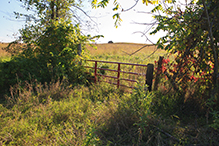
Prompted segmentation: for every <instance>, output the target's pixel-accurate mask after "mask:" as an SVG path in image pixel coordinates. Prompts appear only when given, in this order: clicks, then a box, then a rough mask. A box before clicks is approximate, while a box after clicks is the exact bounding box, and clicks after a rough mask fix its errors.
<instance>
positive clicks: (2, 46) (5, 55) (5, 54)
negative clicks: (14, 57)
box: [0, 43, 10, 58]
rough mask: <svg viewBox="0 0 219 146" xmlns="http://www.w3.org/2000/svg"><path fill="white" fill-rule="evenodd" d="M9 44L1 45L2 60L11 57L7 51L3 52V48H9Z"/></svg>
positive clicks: (0, 56)
mask: <svg viewBox="0 0 219 146" xmlns="http://www.w3.org/2000/svg"><path fill="white" fill-rule="evenodd" d="M7 45H8V44H7V43H0V58H5V57H8V56H10V54H9V53H7V52H6V51H4V50H2V48H4V47H7Z"/></svg>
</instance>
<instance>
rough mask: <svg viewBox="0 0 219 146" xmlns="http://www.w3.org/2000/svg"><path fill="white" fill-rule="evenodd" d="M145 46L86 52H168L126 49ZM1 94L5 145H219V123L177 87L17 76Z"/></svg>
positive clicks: (119, 56)
mask: <svg viewBox="0 0 219 146" xmlns="http://www.w3.org/2000/svg"><path fill="white" fill-rule="evenodd" d="M142 46H143V44H127V43H120V44H98V45H97V49H96V50H95V49H93V48H88V50H89V52H88V54H89V55H90V59H97V60H108V61H121V62H130V63H141V64H147V63H154V60H157V59H158V57H159V56H161V55H165V54H166V52H165V51H162V50H158V51H157V52H156V53H155V54H153V55H152V56H150V57H149V58H147V59H145V58H146V57H147V56H149V55H150V54H151V53H152V52H153V51H154V50H155V48H154V47H149V48H145V49H143V50H142V52H138V53H136V54H135V55H133V56H128V55H125V53H124V51H125V52H126V53H132V52H134V51H136V50H137V49H139V48H141V47H142ZM0 52H1V57H2V58H6V57H9V58H10V55H8V54H7V53H6V52H5V51H3V50H0ZM5 56H6V57H5ZM5 61H6V60H2V62H5ZM90 65H92V64H90ZM102 65H105V64H102ZM109 67H111V66H109ZM135 69H136V68H135ZM0 71H1V69H0ZM1 98H4V100H2V99H1V100H0V101H1V103H0V129H1V130H0V145H2V146H6V145H11V146H12V145H22V146H30V145H48V146H50V145H51V146H54V145H55V146H56V145H57V146H59V145H64V146H69V145H74V146H94V145H96V146H103V145H108V146H114V145H117V146H145V145H148V146H157V145H161V146H164V145H170V146H172V145H212V146H214V145H219V140H218V137H219V131H218V129H217V128H216V126H217V124H216V126H215V125H213V126H212V123H213V122H212V115H210V113H209V112H206V115H203V114H202V113H201V111H200V112H198V111H193V110H192V109H193V107H194V105H195V104H194V102H188V103H184V101H181V100H180V96H179V95H178V94H177V93H174V92H171V91H170V93H169V94H166V93H164V92H162V90H158V91H156V92H151V93H149V92H146V91H145V88H144V87H143V86H142V85H139V84H137V85H136V88H135V89H134V90H133V93H132V94H130V93H127V92H124V90H123V89H120V90H118V89H116V86H112V85H110V84H106V83H98V84H96V85H92V84H91V85H90V86H86V85H77V86H72V84H69V82H68V81H67V80H64V79H63V80H62V81H60V80H59V81H56V82H51V83H45V84H41V83H39V82H37V81H35V80H31V82H26V83H25V86H21V85H20V83H19V82H18V84H17V85H15V86H12V87H11V88H10V90H9V91H8V93H7V94H5V95H2V96H1ZM216 120H217V119H216ZM214 123H215V122H214ZM212 127H214V128H212Z"/></svg>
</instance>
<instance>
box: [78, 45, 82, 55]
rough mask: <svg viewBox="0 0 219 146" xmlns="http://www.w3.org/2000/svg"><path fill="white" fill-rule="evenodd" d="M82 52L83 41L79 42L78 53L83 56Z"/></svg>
mask: <svg viewBox="0 0 219 146" xmlns="http://www.w3.org/2000/svg"><path fill="white" fill-rule="evenodd" d="M81 52H82V49H81V43H80V44H78V55H79V56H81Z"/></svg>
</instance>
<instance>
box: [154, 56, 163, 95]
mask: <svg viewBox="0 0 219 146" xmlns="http://www.w3.org/2000/svg"><path fill="white" fill-rule="evenodd" d="M163 58H164V57H162V56H160V57H159V61H158V66H157V71H156V76H155V81H154V91H156V90H157V89H158V84H159V81H160V74H161V67H162V61H163Z"/></svg>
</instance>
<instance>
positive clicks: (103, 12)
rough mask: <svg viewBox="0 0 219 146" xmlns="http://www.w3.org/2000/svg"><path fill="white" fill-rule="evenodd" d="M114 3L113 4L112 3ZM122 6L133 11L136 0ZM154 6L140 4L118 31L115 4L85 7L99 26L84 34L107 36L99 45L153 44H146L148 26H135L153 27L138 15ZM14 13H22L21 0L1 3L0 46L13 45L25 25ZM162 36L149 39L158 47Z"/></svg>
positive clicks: (147, 17)
mask: <svg viewBox="0 0 219 146" xmlns="http://www.w3.org/2000/svg"><path fill="white" fill-rule="evenodd" d="M111 2H113V1H111ZM120 2H121V5H122V7H123V8H124V9H127V8H129V7H131V6H132V5H133V4H135V1H134V0H129V2H127V0H120ZM151 8H152V6H145V5H143V4H142V3H141V1H140V2H139V4H138V5H137V6H136V7H135V8H134V9H132V10H130V11H127V12H123V13H122V15H121V17H122V20H123V21H122V23H121V26H119V27H118V28H115V27H114V22H115V20H113V18H112V16H113V14H114V12H113V11H112V4H109V6H108V7H106V8H105V9H102V8H98V9H91V8H90V7H89V6H87V7H86V9H85V11H86V12H88V13H89V14H90V16H92V18H93V20H94V21H95V22H96V24H98V26H96V27H95V28H94V29H91V30H89V31H85V32H84V33H85V34H88V33H89V34H91V35H104V36H105V37H104V38H101V39H99V40H97V41H96V42H97V43H107V42H108V41H110V40H112V41H113V42H133V43H150V42H148V41H146V38H145V37H144V36H142V35H141V33H134V32H144V31H145V30H147V28H148V26H145V25H138V24H134V22H145V23H150V22H151V21H152V20H153V19H152V17H151V15H149V14H142V13H138V12H137V11H146V12H149V11H150V10H151ZM13 11H18V12H20V11H23V9H22V8H21V7H20V3H19V2H18V0H0V22H1V23H0V42H10V41H12V40H14V38H15V37H16V36H18V34H17V33H18V29H20V28H22V26H23V25H24V21H19V20H16V19H14V15H13ZM162 35H163V33H160V34H158V35H156V36H150V35H148V37H149V38H150V40H151V41H152V42H154V43H156V41H157V39H158V38H159V37H160V36H162Z"/></svg>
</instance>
